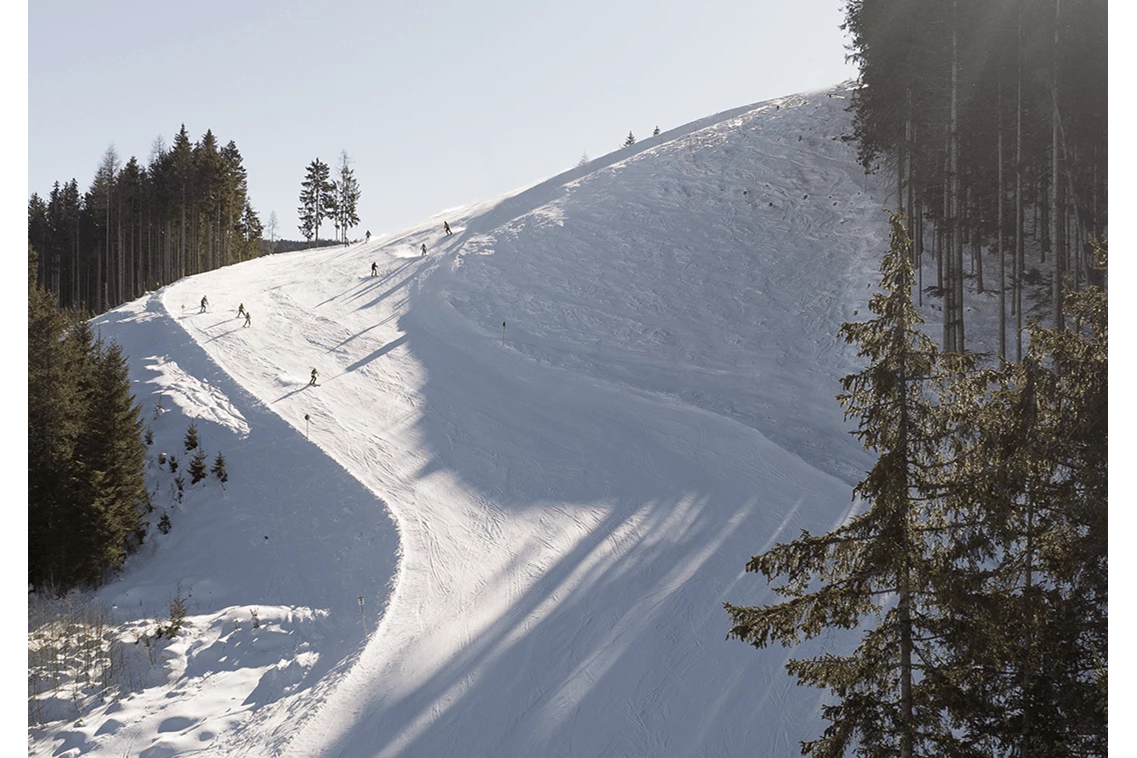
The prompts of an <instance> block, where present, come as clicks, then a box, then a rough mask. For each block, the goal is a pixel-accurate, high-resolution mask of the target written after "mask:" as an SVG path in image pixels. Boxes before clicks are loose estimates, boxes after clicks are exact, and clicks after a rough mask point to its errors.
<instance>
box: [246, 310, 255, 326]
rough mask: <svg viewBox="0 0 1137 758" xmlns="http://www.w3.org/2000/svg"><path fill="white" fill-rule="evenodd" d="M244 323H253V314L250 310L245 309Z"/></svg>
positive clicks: (247, 324)
mask: <svg viewBox="0 0 1137 758" xmlns="http://www.w3.org/2000/svg"><path fill="white" fill-rule="evenodd" d="M244 325H245V326H252V325H253V314H252V313H249V312H248V311H245V324H244Z"/></svg>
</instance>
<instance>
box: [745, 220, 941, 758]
mask: <svg viewBox="0 0 1137 758" xmlns="http://www.w3.org/2000/svg"><path fill="white" fill-rule="evenodd" d="M891 228H892V235H891V245H890V249H889V251H888V253H887V254H886V255H885V257H884V260H883V262H882V264H881V272H882V279H881V284H882V287H883V290H884V292H883V293H878V294H876V295H875V296H873V298H872V300H871V301H870V309H871V310H872V312H873V313H874V314H876V318H875V319H872V320H870V321H867V322H864V323H856V324H845V325H844V326H843V327H842V329H841V334H842V336H843V337H844V338H845V339H846V341H848V342H850V343H855V344H857V345H859V347H860V349H859V354H860V355H861V356H862V357H865V358H867V359H868V360H869V365H868V367H867V368H866V369H865V370H864V371H861V372H859V373H856V374H852V375H850V376H847V377H845V378H844V379H843V380H842V386H843V387H844V389H845V391H846V392H845V393H844V394H842V395H841V396H839V399H840V401H841V403H842V404H843V405H844V406H845V409H846V416H847V417H856V418H857V419H859V424H858V430H857V432H856V433H855V434H856V436H857V437H858V438H860V439H861V440H862V441H863V442H864V444H865V447H866V448H867V449H870V450H873V451H876V452H877V453H878V456H879V457H878V459H877V462H876V464H875V465H874V466H873V468H872V470H871V471H870V472H869V473H868V476H867V477H866V478H865V479H864V480H863V481H862V482H861V483H860V484H858V485H857V487H856V489H855V490H854V495H855V496H860V497H861V498H863V499H864V501H865V502H866V503H867V504H868V508H867V510H865V511H863V512H861V513H860V514H858V515H856V516H854V517H853V518H851V519H850V520H849V521H848V522H846V523H845V524H844V525H842V526H841V527H839V528H837V529H836V530H834V531H833V532H830V533H829V534H826V535H822V536H813V535H811V534H809V533H808V532H803V533H802V535H801V536H800V537H799V538H798V539H796V540H794V541H793V542H790V543H787V544H779V545H776V546H775V547H774V548H773V549H771V550H769V551H768V552H766V553H764V554H762V555H759V556H755V557H754V558H752V559H751V560H750V562H749V563H748V564H747V566H746V569H747V571H752V572H757V573H761V574H762V575H763V576H765V577H766V579H767V580H768V581H773V580H774V579H775V578H778V577H784V578H785V581H784V583H783V584H780V585H775V586H774V587H773V589H774V592H775V593H777V594H778V595H779V596H781V597H782V598H785V599H784V600H783V601H782V602H779V603H775V604H773V605H768V606H762V607H741V606H733V605H730V604H726V605H725V607H726V610H727V612H728V613H729V614H730V616H731V619H732V621H733V624H734V625H733V627H732V628H731V630H730V634H729V636H731V637H735V638H737V639H740V640H743V641H745V642H749V643H750V644H752V645H754V646H755V647H758V648H763V647H766V646H767V645H769V644H771V643H773V642H779V643H781V644H782V645H784V646H793V645H796V644H798V643H799V642H800V641H801V640H802V639H803V638H804V639H809V638H812V637H815V636H817V635H819V634H821V633H823V632H825V631H826V630H828V629H831V628H842V629H859V630H861V631H862V636H861V639H860V643H859V644H858V645H857V648H856V650H855V651H854V652H853V654H852V655H845V656H840V655H831V654H827V655H823V656H820V657H817V658H812V659H805V660H802V659H793V660H791V661H790V662H789V663H788V664H787V667H786V668H787V670H788V671H789V672H790V673H791V674H794V675H796V676H797V678H798V680H799V681H800V682H802V683H805V684H809V685H811V686H815V687H820V688H824V689H827V690H829V691H830V692H831V693H833V694H834V695H835V696H836V698H837V700H836V701H835V702H833V703H831V704H827V705H825V706H824V707H823V708H822V715H823V716H824V718H825V719H826V720H827V721H829V722H830V725H829V726H828V727H827V728H826V729H825V731H824V734H823V735H822V736H821V737H820V738H819V739H817V740H814V741H811V742H804V743H803V744H802V753H803V754H808V755H812V756H842V755H845V754H846V752H847V751H849V750H851V749H853V748H854V747H855V748H856V751H857V754H858V755H862V756H886V755H887V756H893V755H897V756H904V757H906V758H910V757H911V756H914V755H947V754H951V752H952V751H954V750H957V749H958V748H959V745H958V739H957V737H956V736H955V735H953V733H952V730H951V728H950V724H949V723H948V722H947V719H946V716H945V713H944V706H943V704H942V702H941V698H942V697H943V695H942V693H941V689H942V688H943V684H942V677H941V676H940V672H939V671H937V669H936V663H935V661H936V655H935V650H934V642H933V641H930V640H929V637H931V636H932V635H933V634H934V632H935V630H934V622H935V620H936V618H937V616H938V609H937V607H936V605H935V601H934V598H933V597H932V596H931V595H930V588H931V586H932V585H933V582H934V580H935V573H936V568H935V562H934V560H933V554H934V548H935V539H936V537H935V535H936V534H937V529H939V528H941V527H942V526H943V524H942V518H941V516H940V514H938V513H936V512H935V511H934V509H933V506H932V505H931V501H925V500H924V499H923V498H924V496H925V495H926V494H927V489H928V487H929V484H930V483H929V478H928V471H929V469H930V467H932V466H933V464H934V463H935V461H936V458H937V450H938V447H939V445H940V440H941V435H940V431H939V429H940V422H939V421H938V419H937V417H936V414H935V411H934V408H933V405H932V404H931V403H930V402H929V398H928V397H927V388H928V383H929V382H930V381H932V380H933V379H934V378H935V376H936V373H937V371H938V370H939V369H938V366H939V359H938V353H937V351H936V348H935V346H934V345H933V344H932V343H931V341H930V340H929V339H928V338H927V337H926V336H924V334H923V332H921V331H920V329H919V325H920V323H921V322H922V319H921V318H920V316H919V314H918V313H917V311H916V310H915V308H914V307H913V305H912V293H911V290H912V287H913V284H914V282H913V271H912V266H911V262H910V260H909V255H910V245H911V243H910V240H908V238H907V236H906V234H905V232H904V229H903V225H902V222H901V219H900V218H899V217H898V216H895V215H894V216H893V217H892V221H891ZM874 619H875V620H876V623H875V624H873V623H872V621H873V620H874Z"/></svg>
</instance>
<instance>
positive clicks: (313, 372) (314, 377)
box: [308, 368, 319, 387]
mask: <svg viewBox="0 0 1137 758" xmlns="http://www.w3.org/2000/svg"><path fill="white" fill-rule="evenodd" d="M317 376H319V374H318V373H317V372H316V369H315V368H313V369H312V380H311V381H309V382H308V386H309V387H311V386H312V385H314V384H315V383H316V377H317Z"/></svg>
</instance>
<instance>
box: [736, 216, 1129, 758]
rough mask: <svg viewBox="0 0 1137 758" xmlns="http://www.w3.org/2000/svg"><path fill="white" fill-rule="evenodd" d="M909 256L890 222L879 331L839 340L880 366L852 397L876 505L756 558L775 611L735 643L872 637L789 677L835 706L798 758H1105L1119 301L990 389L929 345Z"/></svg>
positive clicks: (1081, 319)
mask: <svg viewBox="0 0 1137 758" xmlns="http://www.w3.org/2000/svg"><path fill="white" fill-rule="evenodd" d="M910 256H911V249H910V242H909V240H908V238H907V235H906V233H905V230H904V229H903V228H902V226H901V222H900V220H899V219H897V218H895V217H894V219H893V222H892V246H891V250H890V251H889V253H888V255H886V256H885V259H884V262H883V264H882V273H883V277H882V289H883V291H882V292H881V293H878V294H877V295H875V296H874V297H873V298H872V300H871V303H870V308H871V310H872V312H873V314H874V315H875V318H873V319H872V320H869V321H866V322H863V323H856V324H846V325H845V326H844V327H843V329H842V334H843V336H844V337H845V339H846V341H848V342H850V343H853V344H856V345H858V346H859V348H860V355H861V356H863V357H865V358H867V360H868V366H867V368H865V370H863V371H861V372H859V373H856V374H853V375H850V376H848V377H846V378H845V379H844V380H843V381H842V385H843V387H844V389H845V394H844V395H842V396H841V397H840V400H841V402H842V404H843V405H844V406H845V409H846V415H847V417H849V418H854V419H856V420H857V422H858V430H857V435H858V437H859V438H860V439H861V440H862V441H863V442H864V444H865V447H866V448H867V449H870V450H873V451H875V452H876V453H877V454H878V460H877V463H876V464H875V465H874V466H873V468H872V470H871V471H869V472H868V474H867V476H866V477H865V479H864V480H863V481H862V482H861V483H860V484H859V485H858V486H857V488H856V490H855V494H856V495H858V496H859V497H860V498H862V500H863V502H864V503H865V505H866V508H865V509H863V510H862V512H860V513H859V514H857V515H856V516H854V517H853V518H850V519H849V520H847V521H846V522H845V523H844V524H843V525H842V526H840V527H838V528H837V529H836V530H834V531H832V532H830V533H829V534H825V535H819V536H818V535H812V534H809V533H808V532H803V533H802V534H801V536H800V537H798V538H797V539H795V540H793V541H792V542H789V543H784V544H778V545H776V546H775V547H774V548H773V549H771V550H769V551H767V552H766V553H763V554H762V555H757V556H755V557H753V558H752V559H751V560H750V562H749V563H748V564H747V566H746V568H747V571H752V572H756V573H759V574H762V575H763V576H764V577H765V578H766V580H768V581H769V582H771V583H772V585H773V590H774V592H775V593H776V594H777V595H778V596H779V598H780V600H779V601H778V602H774V603H772V604H770V605H766V606H758V607H747V606H736V605H731V604H727V605H726V610H727V611H728V613H729V614H730V617H731V619H732V622H733V627H732V628H731V630H730V636H732V637H736V638H738V639H741V640H744V641H746V642H749V643H751V644H753V645H754V646H756V647H759V648H763V647H766V646H768V645H771V644H774V643H780V644H782V645H785V646H792V645H796V644H798V643H799V642H800V641H801V640H802V639H808V638H813V637H818V636H821V635H827V634H829V633H830V632H831V631H832V630H834V629H848V630H856V631H857V633H858V634H859V637H858V639H857V642H856V649H855V650H853V651H852V652H851V653H847V654H840V653H838V652H827V653H824V654H822V655H819V656H817V657H814V658H808V659H791V661H790V662H789V664H787V670H788V671H789V672H790V673H791V674H792V675H794V676H796V677H797V678H798V680H799V682H801V683H803V684H807V685H810V686H813V687H818V688H821V689H824V690H827V691H828V692H829V693H830V695H831V696H832V697H831V699H830V700H829V702H827V703H826V704H825V705H824V706H823V707H822V715H823V717H824V718H825V720H826V721H827V722H828V726H827V727H826V728H825V730H824V732H823V733H822V734H821V735H820V736H818V737H817V738H816V739H813V740H809V741H805V742H803V743H802V753H803V754H805V755H811V756H815V758H820V757H821V756H827V757H836V756H845V755H850V754H853V753H855V754H856V755H858V756H866V757H871V756H904V757H906V758H913V757H914V756H937V757H938V756H967V757H969V758H971V757H974V758H980V756H982V757H984V758H991V757H1002V756H1007V757H1011V756H1053V757H1055V758H1056V757H1057V756H1063V757H1065V756H1104V755H1106V754H1107V750H1108V745H1107V737H1108V729H1107V727H1108V719H1107V693H1108V688H1107V671H1108V660H1109V656H1108V594H1107V590H1108V584H1107V580H1108V566H1107V537H1108V534H1107V491H1108V462H1107V461H1108V456H1107V452H1108V449H1107V421H1108V404H1107V401H1108V386H1107V380H1108V359H1107V357H1108V344H1107V302H1106V295H1105V293H1104V292H1103V291H1102V290H1100V289H1099V288H1097V287H1093V286H1091V287H1089V288H1087V289H1086V290H1084V291H1082V292H1078V293H1071V294H1069V295H1068V296H1067V297H1066V299H1065V301H1064V309H1065V314H1064V315H1065V316H1066V317H1067V318H1066V322H1065V325H1064V326H1062V327H1059V328H1054V329H1041V328H1039V327H1037V326H1032V327H1031V329H1030V335H1029V336H1030V341H1029V350H1028V352H1027V353H1026V355H1025V356H1024V358H1023V360H1022V361H1021V362H1018V363H1003V364H1001V366H1000V367H999V368H996V369H987V370H980V369H978V368H977V367H976V365H975V364H974V361H973V359H972V357H970V356H965V355H962V354H959V353H945V352H942V351H940V350H938V349H937V347H936V346H935V344H934V342H933V341H932V340H930V339H929V338H928V337H927V336H926V335H925V334H924V333H923V331H922V330H921V328H920V324H921V323H922V319H921V318H920V315H919V312H918V311H917V310H916V309H915V307H914V306H913V298H912V290H913V289H914V286H915V279H914V275H913V269H912V266H911V262H910ZM1103 256H1104V253H1103ZM850 647H852V644H850Z"/></svg>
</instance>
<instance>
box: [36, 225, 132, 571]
mask: <svg viewBox="0 0 1137 758" xmlns="http://www.w3.org/2000/svg"><path fill="white" fill-rule="evenodd" d="M37 268H38V261H37V257H36V255H35V253H34V251H33V250H32V249H31V248H30V247H29V249H28V582H29V583H30V584H31V585H33V586H34V587H35V588H36V589H37V590H39V589H47V590H51V591H55V592H63V591H66V590H68V589H70V588H71V587H74V586H77V585H89V584H94V583H98V582H99V581H100V580H101V579H102V577H103V575H104V572H105V571H106V570H107V569H110V568H114V567H116V566H119V565H121V564H122V562H123V560H124V559H125V557H126V554H127V552H128V551H129V550H130V549H132V548H133V547H136V546H137V545H139V544H140V543H141V541H142V540H143V539H144V537H145V533H146V524H145V522H144V520H143V519H144V516H145V514H146V513H147V511H148V510H149V495H148V492H147V489H146V483H145V478H144V465H145V457H146V444H145V442H144V439H143V422H142V418H141V410H140V406H139V405H137V404H136V403H135V402H134V397H133V396H132V395H131V394H130V379H129V377H128V376H127V363H126V358H125V357H124V356H123V354H122V350H121V349H120V348H119V347H118V345H116V344H114V343H110V344H107V343H105V342H103V340H102V339H100V338H99V337H97V336H96V335H94V334H93V333H92V331H91V327H90V325H89V322H88V321H87V320H86V319H85V318H83V317H81V316H80V315H79V314H77V313H74V312H70V313H69V312H65V311H61V310H60V309H59V308H58V306H57V302H56V298H55V296H54V295H53V294H52V293H50V292H48V291H46V290H45V289H43V288H42V287H41V286H39V284H38V283H37V282H36V271H37Z"/></svg>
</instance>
